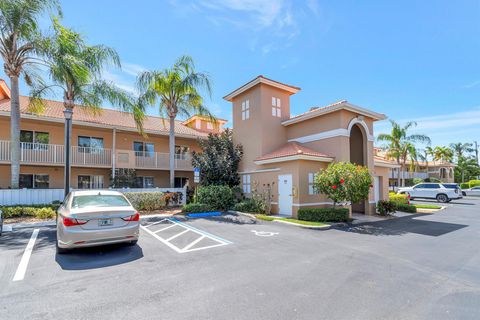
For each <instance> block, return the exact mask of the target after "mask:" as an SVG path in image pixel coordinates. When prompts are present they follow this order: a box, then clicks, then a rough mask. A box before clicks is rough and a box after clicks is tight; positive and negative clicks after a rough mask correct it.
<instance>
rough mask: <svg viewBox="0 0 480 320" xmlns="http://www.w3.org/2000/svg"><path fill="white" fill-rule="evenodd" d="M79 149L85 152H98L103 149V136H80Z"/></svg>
mask: <svg viewBox="0 0 480 320" xmlns="http://www.w3.org/2000/svg"><path fill="white" fill-rule="evenodd" d="M78 147H79V148H78V150H79V151H80V152H85V153H98V152H99V151H101V149H103V138H96V137H83V136H79V137H78Z"/></svg>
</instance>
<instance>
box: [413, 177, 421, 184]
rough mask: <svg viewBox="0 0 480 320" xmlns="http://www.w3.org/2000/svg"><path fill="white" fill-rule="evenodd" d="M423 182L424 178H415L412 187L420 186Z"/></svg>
mask: <svg viewBox="0 0 480 320" xmlns="http://www.w3.org/2000/svg"><path fill="white" fill-rule="evenodd" d="M422 182H423V179H422V178H413V179H412V183H413V184H412V185H416V184H419V183H422Z"/></svg>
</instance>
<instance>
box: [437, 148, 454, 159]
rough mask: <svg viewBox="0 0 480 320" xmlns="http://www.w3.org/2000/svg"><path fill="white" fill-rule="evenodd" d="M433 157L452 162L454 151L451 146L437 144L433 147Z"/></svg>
mask: <svg viewBox="0 0 480 320" xmlns="http://www.w3.org/2000/svg"><path fill="white" fill-rule="evenodd" d="M433 159H434V160H438V161H444V162H452V161H453V151H452V150H451V149H450V148H449V147H442V146H436V147H435V148H434V149H433Z"/></svg>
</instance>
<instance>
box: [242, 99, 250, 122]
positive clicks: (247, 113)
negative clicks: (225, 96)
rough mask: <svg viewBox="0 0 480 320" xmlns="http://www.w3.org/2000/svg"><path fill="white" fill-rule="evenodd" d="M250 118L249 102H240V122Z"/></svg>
mask: <svg viewBox="0 0 480 320" xmlns="http://www.w3.org/2000/svg"><path fill="white" fill-rule="evenodd" d="M249 118H250V100H246V101H243V102H242V120H247V119H249Z"/></svg>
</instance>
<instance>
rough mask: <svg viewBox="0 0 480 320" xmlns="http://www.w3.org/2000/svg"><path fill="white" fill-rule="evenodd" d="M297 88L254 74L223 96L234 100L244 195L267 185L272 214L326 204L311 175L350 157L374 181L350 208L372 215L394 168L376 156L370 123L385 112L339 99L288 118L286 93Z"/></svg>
mask: <svg viewBox="0 0 480 320" xmlns="http://www.w3.org/2000/svg"><path fill="white" fill-rule="evenodd" d="M299 91H300V88H298V87H295V86H291V85H287V84H284V83H280V82H277V81H274V80H271V79H268V78H266V77H263V76H258V77H256V78H255V79H253V80H252V81H250V82H248V83H246V84H244V85H242V86H241V87H240V88H238V89H236V90H234V91H233V92H231V93H229V94H228V95H226V96H225V97H224V99H226V100H228V101H230V102H231V103H232V114H233V134H234V141H235V142H236V143H240V144H242V145H243V148H244V157H243V159H242V162H241V165H240V174H241V177H242V178H241V180H242V188H243V191H244V193H246V194H247V195H248V194H251V193H252V191H254V190H256V191H258V192H262V190H264V189H265V188H270V189H271V194H272V202H271V203H272V210H273V212H274V213H279V214H283V215H289V216H290V215H293V216H296V214H297V211H298V209H299V208H304V207H324V206H330V205H331V200H329V199H328V198H326V197H325V196H323V195H319V194H315V191H314V188H313V177H314V174H315V173H317V172H318V171H319V170H321V169H322V168H325V167H326V166H328V164H329V163H331V162H332V161H350V162H354V163H357V164H361V165H365V166H367V167H368V168H369V169H370V172H371V174H372V176H373V177H374V181H375V182H374V188H372V191H371V193H370V196H369V199H368V201H366V202H365V203H361V204H355V205H354V206H353V209H354V211H356V212H364V213H366V214H372V213H374V210H375V202H376V201H378V200H380V199H386V198H388V171H389V169H390V168H392V167H394V166H395V165H394V164H392V163H391V162H389V161H382V160H381V159H378V161H375V158H374V149H373V142H374V136H373V123H374V122H375V121H378V120H383V119H385V115H383V114H379V113H376V112H373V111H371V110H367V109H365V108H361V107H359V106H356V105H354V104H351V103H349V102H348V101H345V100H342V101H339V102H336V103H333V104H331V105H328V106H325V107H314V108H311V109H310V110H309V111H307V112H305V113H303V114H300V115H298V116H291V115H290V96H291V95H293V94H296V93H297V92H299Z"/></svg>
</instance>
